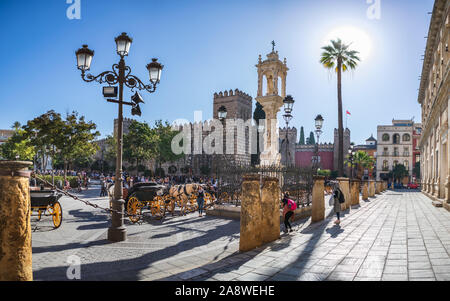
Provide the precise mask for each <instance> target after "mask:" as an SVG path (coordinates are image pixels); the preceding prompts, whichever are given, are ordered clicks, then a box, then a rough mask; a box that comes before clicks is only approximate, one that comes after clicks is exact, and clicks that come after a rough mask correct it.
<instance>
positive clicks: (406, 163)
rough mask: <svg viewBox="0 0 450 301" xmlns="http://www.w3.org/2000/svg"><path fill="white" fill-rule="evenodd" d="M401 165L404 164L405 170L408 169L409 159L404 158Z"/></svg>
mask: <svg viewBox="0 0 450 301" xmlns="http://www.w3.org/2000/svg"><path fill="white" fill-rule="evenodd" d="M403 165H405V168H406V170H409V161H407V160H405V161H404V162H403Z"/></svg>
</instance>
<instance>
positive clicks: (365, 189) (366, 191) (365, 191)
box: [362, 181, 369, 201]
mask: <svg viewBox="0 0 450 301" xmlns="http://www.w3.org/2000/svg"><path fill="white" fill-rule="evenodd" d="M362 199H363V201H367V200H368V199H369V182H367V181H364V182H363V188H362Z"/></svg>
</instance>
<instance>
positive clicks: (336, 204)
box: [330, 183, 345, 225]
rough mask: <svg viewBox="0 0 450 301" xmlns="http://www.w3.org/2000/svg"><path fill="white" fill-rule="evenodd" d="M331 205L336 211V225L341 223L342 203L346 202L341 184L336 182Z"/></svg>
mask: <svg viewBox="0 0 450 301" xmlns="http://www.w3.org/2000/svg"><path fill="white" fill-rule="evenodd" d="M330 203H332V204H330V205H332V206H333V209H334V212H335V213H336V217H337V219H336V220H335V221H334V223H335V224H336V225H339V224H340V223H341V211H342V208H341V204H342V203H345V196H344V194H343V193H342V190H341V189H340V188H339V184H338V183H336V184H334V187H333V196H332V197H331V198H330Z"/></svg>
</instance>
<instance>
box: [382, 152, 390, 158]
mask: <svg viewBox="0 0 450 301" xmlns="http://www.w3.org/2000/svg"><path fill="white" fill-rule="evenodd" d="M381 156H383V157H389V152H382V153H381Z"/></svg>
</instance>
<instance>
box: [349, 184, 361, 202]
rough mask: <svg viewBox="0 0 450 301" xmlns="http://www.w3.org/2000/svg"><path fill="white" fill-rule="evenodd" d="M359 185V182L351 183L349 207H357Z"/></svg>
mask: <svg viewBox="0 0 450 301" xmlns="http://www.w3.org/2000/svg"><path fill="white" fill-rule="evenodd" d="M360 185H361V181H360V180H352V182H351V195H352V196H351V205H352V206H354V205H359V187H360Z"/></svg>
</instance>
